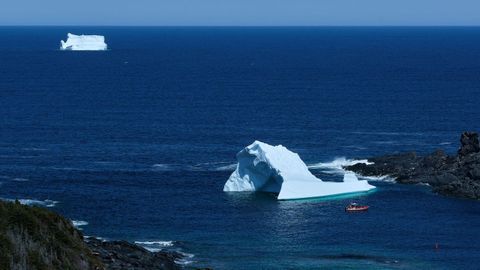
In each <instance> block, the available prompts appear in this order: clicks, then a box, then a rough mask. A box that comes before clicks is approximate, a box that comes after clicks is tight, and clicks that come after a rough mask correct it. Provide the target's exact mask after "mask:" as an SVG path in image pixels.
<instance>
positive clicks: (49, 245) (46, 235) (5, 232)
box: [0, 201, 103, 270]
mask: <svg viewBox="0 0 480 270" xmlns="http://www.w3.org/2000/svg"><path fill="white" fill-rule="evenodd" d="M0 269H1V270H8V269H12V270H17V269H18V270H21V269H32V270H43V269H103V264H102V263H101V261H100V260H99V259H98V258H96V257H95V256H94V255H93V254H92V252H91V251H90V249H89V248H88V247H87V245H86V244H85V243H84V242H83V237H82V235H81V233H80V232H79V231H78V230H76V229H75V227H74V226H73V225H72V223H71V222H70V221H68V220H67V219H65V218H63V217H61V216H60V215H58V214H55V213H53V212H51V211H48V210H46V209H43V208H40V207H35V206H33V207H31V206H26V205H22V204H20V203H19V202H18V201H16V202H14V203H12V202H2V201H0Z"/></svg>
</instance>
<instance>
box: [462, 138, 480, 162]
mask: <svg viewBox="0 0 480 270" xmlns="http://www.w3.org/2000/svg"><path fill="white" fill-rule="evenodd" d="M460 144H461V145H460V149H458V155H459V156H460V157H463V156H467V155H469V154H472V153H478V152H479V151H480V146H479V144H478V134H477V133H476V132H464V133H462V137H461V138H460Z"/></svg>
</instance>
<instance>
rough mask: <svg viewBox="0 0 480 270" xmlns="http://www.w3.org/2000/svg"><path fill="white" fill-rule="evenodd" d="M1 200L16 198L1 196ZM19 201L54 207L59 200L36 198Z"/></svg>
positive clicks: (10, 200) (9, 200)
mask: <svg viewBox="0 0 480 270" xmlns="http://www.w3.org/2000/svg"><path fill="white" fill-rule="evenodd" d="M0 199H1V200H4V201H8V202H14V201H15V200H14V199H6V198H0ZM18 202H20V203H21V204H24V205H38V206H43V207H54V206H55V205H56V204H57V203H58V201H52V200H43V201H40V200H34V199H18Z"/></svg>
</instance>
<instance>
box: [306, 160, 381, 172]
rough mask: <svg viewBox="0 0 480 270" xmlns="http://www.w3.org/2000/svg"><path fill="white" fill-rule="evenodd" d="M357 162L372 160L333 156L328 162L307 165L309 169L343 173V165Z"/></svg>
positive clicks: (368, 163)
mask: <svg viewBox="0 0 480 270" xmlns="http://www.w3.org/2000/svg"><path fill="white" fill-rule="evenodd" d="M359 163H365V164H367V165H370V164H373V162H369V161H368V160H366V159H347V158H345V157H339V158H335V159H334V160H333V161H330V162H320V163H315V164H310V165H308V168H309V169H323V170H326V171H327V172H338V173H340V172H341V173H344V171H345V170H344V169H343V167H345V166H352V165H355V164H359Z"/></svg>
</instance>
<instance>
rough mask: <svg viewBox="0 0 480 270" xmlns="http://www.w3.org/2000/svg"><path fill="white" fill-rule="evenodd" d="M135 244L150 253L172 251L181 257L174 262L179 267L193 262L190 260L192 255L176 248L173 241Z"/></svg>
mask: <svg viewBox="0 0 480 270" xmlns="http://www.w3.org/2000/svg"><path fill="white" fill-rule="evenodd" d="M135 244H137V245H139V246H141V247H143V248H145V249H146V250H148V251H150V252H159V251H174V252H177V253H179V254H180V255H182V258H179V259H176V260H175V262H176V263H178V264H181V265H187V264H191V263H193V262H194V261H193V260H192V259H193V257H195V255H194V254H191V253H186V252H184V251H182V249H181V248H180V247H177V246H176V245H175V244H176V242H175V241H135Z"/></svg>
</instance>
